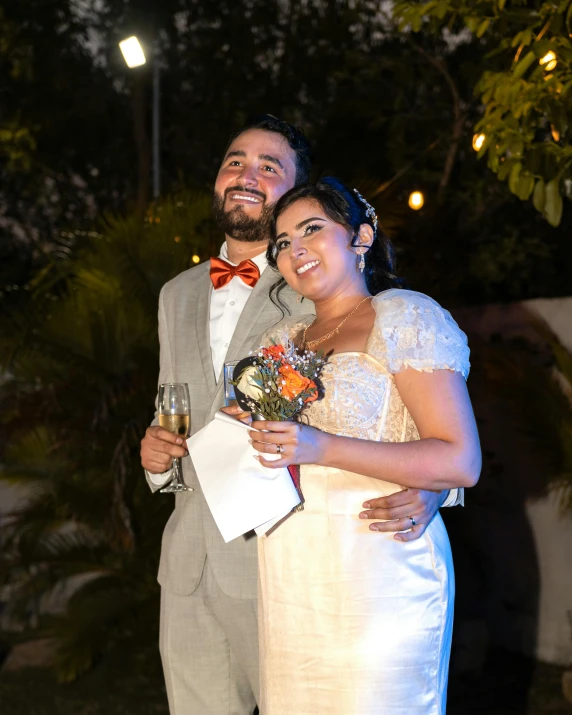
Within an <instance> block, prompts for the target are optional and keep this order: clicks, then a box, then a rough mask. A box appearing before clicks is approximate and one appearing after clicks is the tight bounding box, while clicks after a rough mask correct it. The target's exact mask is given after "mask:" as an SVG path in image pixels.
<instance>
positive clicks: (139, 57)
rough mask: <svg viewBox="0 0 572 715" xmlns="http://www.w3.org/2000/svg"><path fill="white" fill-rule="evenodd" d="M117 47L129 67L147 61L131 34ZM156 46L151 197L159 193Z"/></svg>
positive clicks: (154, 58) (157, 61) (159, 89)
mask: <svg viewBox="0 0 572 715" xmlns="http://www.w3.org/2000/svg"><path fill="white" fill-rule="evenodd" d="M119 49H120V50H121V54H122V55H123V59H124V60H125V64H126V65H127V66H128V67H129V69H133V68H134V67H141V65H144V64H145V63H146V62H147V58H146V57H145V52H144V51H143V48H142V47H141V43H140V42H139V40H138V39H137V37H135V35H133V36H132V37H127V38H126V39H125V40H122V41H121V42H120V43H119ZM158 54H159V53H158V51H157V47H156V46H155V49H154V52H153V198H155V199H158V198H159V195H160V194H161V157H160V155H159V132H160V126H159V102H160V94H161V84H160V82H161V77H160V74H159V57H158Z"/></svg>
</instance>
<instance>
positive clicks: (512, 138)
mask: <svg viewBox="0 0 572 715" xmlns="http://www.w3.org/2000/svg"><path fill="white" fill-rule="evenodd" d="M395 15H396V17H397V18H398V21H399V25H400V27H401V29H402V30H409V29H410V30H412V31H413V32H414V33H424V32H432V33H437V34H441V33H442V32H443V31H444V30H445V29H446V30H448V31H449V32H457V33H458V32H460V31H461V29H465V30H467V31H468V32H469V33H470V34H471V35H472V36H474V37H475V38H476V39H478V40H481V44H482V46H483V50H484V51H483V67H482V73H481V76H480V77H479V79H478V81H477V83H476V85H475V93H476V95H477V96H478V97H479V99H480V101H481V102H482V105H483V115H482V116H481V118H480V119H479V120H478V121H477V122H476V123H475V133H476V134H477V135H478V134H483V135H484V142H483V143H482V145H481V147H480V149H479V156H486V157H487V162H488V166H489V167H490V169H492V171H494V172H495V174H497V176H498V178H499V179H501V180H502V181H507V183H508V187H509V189H510V191H511V192H512V193H513V194H515V195H516V196H518V197H519V198H520V199H522V200H523V201H525V200H528V199H532V201H533V203H534V206H535V208H536V209H537V210H538V211H540V212H541V213H542V214H543V215H544V216H545V218H546V219H547V221H548V222H549V223H550V224H551V225H552V226H558V225H559V224H560V221H561V219H562V197H563V196H566V197H568V198H569V199H572V142H571V141H570V136H571V135H570V127H569V119H570V116H571V110H572V42H571V40H570V37H572V4H571V3H570V1H569V0H564V1H563V2H556V3H555V2H540V1H538V0H537V1H536V2H532V3H530V2H524V1H523V0H513V1H512V2H511V1H509V2H507V0H477V1H476V2H469V1H468V0H432V1H431V2H424V3H418V2H410V1H409V0H398V2H396V4H395Z"/></svg>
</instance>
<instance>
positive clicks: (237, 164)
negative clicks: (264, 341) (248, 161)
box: [229, 159, 240, 166]
mask: <svg viewBox="0 0 572 715" xmlns="http://www.w3.org/2000/svg"><path fill="white" fill-rule="evenodd" d="M229 166H240V161H238V160H237V159H235V160H234V161H231V162H230V164H229Z"/></svg>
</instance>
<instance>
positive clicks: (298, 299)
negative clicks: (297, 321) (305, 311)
mask: <svg viewBox="0 0 572 715" xmlns="http://www.w3.org/2000/svg"><path fill="white" fill-rule="evenodd" d="M301 299H302V296H301V295H300V293H298V294H297V296H296V303H299V302H300V300H301Z"/></svg>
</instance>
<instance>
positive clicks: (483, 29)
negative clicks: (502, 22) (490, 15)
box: [477, 19, 491, 38]
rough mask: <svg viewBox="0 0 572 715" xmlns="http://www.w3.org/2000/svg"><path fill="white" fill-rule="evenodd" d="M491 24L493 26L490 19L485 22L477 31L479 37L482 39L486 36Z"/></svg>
mask: <svg viewBox="0 0 572 715" xmlns="http://www.w3.org/2000/svg"><path fill="white" fill-rule="evenodd" d="M490 24H491V21H490V20H489V19H486V20H483V21H482V22H481V24H480V25H479V28H478V30H477V37H479V38H481V37H482V36H483V35H484V34H485V32H486V31H487V30H488V29H489V25H490Z"/></svg>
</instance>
